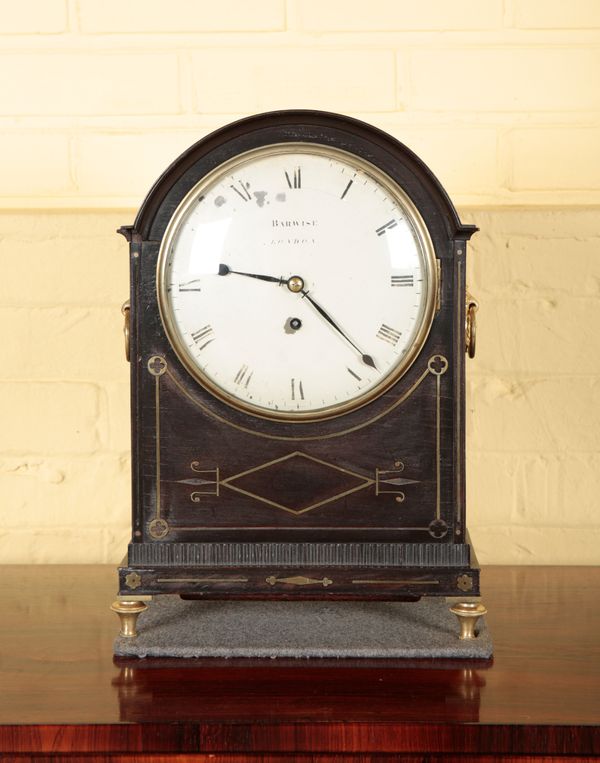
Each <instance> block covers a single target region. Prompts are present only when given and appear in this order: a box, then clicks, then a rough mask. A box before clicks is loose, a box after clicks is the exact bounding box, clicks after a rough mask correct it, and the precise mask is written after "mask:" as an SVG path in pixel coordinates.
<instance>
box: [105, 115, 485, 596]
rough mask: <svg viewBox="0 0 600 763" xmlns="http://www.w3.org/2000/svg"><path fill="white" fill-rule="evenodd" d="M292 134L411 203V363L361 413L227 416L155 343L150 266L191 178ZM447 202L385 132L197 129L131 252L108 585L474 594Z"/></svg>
mask: <svg viewBox="0 0 600 763" xmlns="http://www.w3.org/2000/svg"><path fill="white" fill-rule="evenodd" d="M286 142H290V143H291V142H296V143H297V142H306V143H308V144H317V145H320V146H332V147H335V148H339V149H342V150H343V151H346V152H348V153H349V154H355V155H356V156H358V157H360V158H362V159H364V160H366V161H368V162H369V163H371V164H373V165H374V166H375V167H377V168H378V170H380V171H382V172H383V173H385V174H386V175H388V176H389V177H390V178H391V179H392V180H393V181H394V182H395V183H397V184H398V185H399V186H400V187H401V188H402V189H403V190H404V191H405V193H406V194H407V195H408V196H409V197H410V199H411V201H412V203H413V204H414V206H415V207H416V208H417V210H418V212H419V213H420V215H421V217H422V219H423V221H424V223H425V225H426V227H427V230H428V232H429V235H430V237H431V241H432V243H433V248H434V252H435V257H436V263H437V268H438V275H439V290H438V294H437V309H436V314H435V317H434V319H433V323H432V326H431V329H430V332H429V335H428V337H427V340H426V342H425V344H424V346H423V348H422V350H421V352H420V353H419V355H418V357H417V358H416V360H415V361H414V363H413V364H412V366H411V367H410V369H409V370H408V371H407V372H406V373H405V374H404V375H403V376H402V377H401V378H400V379H399V380H398V381H397V382H396V383H395V384H394V386H393V387H392V388H390V389H388V390H387V391H386V392H384V393H383V394H382V395H380V396H379V397H378V398H377V399H375V400H373V401H372V402H371V403H369V404H368V405H366V406H363V407H361V408H359V409H357V410H355V411H351V412H349V413H346V414H344V415H341V416H338V417H336V418H332V419H328V420H324V421H316V422H308V423H306V422H298V423H295V422H281V421H270V420H267V419H263V418H259V417H257V416H253V415H250V414H248V413H245V412H243V411H240V410H236V409H235V408H232V407H231V406H229V405H227V404H226V403H224V402H222V401H221V400H219V399H217V398H216V397H215V396H213V395H211V394H210V393H209V392H208V391H207V390H205V389H204V388H203V387H202V386H201V385H199V384H198V382H197V381H196V380H194V379H193V378H192V377H191V376H190V374H189V373H188V371H187V370H186V369H185V368H184V366H183V365H182V363H181V362H180V360H179V358H178V356H177V354H176V353H175V351H174V349H173V347H172V346H171V344H170V343H169V341H168V338H167V335H166V332H165V329H164V326H163V324H162V321H161V317H160V312H159V305H158V297H157V285H156V283H157V277H156V270H157V260H158V256H159V250H160V246H161V242H162V240H163V237H164V235H165V231H166V229H167V226H168V224H169V221H170V219H171V217H172V216H173V214H174V213H175V211H176V209H177V207H178V205H179V204H180V202H181V200H182V199H183V198H184V197H185V196H186V194H187V193H188V192H189V191H190V189H192V188H193V187H194V186H195V184H196V183H198V181H199V180H200V179H201V178H203V177H204V176H205V175H206V174H207V173H208V172H210V171H212V170H214V169H215V168H216V167H218V166H219V165H220V164H222V163H223V162H225V161H228V160H230V159H231V158H232V157H235V156H237V155H239V154H242V153H244V152H246V151H249V150H251V149H255V148H257V147H260V146H265V145H271V144H281V143H286ZM476 230H477V229H476V227H475V226H472V225H463V224H462V223H461V222H460V220H459V217H458V215H457V212H456V210H455V208H454V207H453V205H452V203H451V201H450V199H449V197H448V196H447V194H446V193H445V191H444V190H443V188H442V187H441V185H440V183H439V182H438V181H437V179H436V178H435V177H434V175H433V174H432V172H431V171H430V170H429V169H428V168H427V167H426V165H425V164H424V163H423V162H422V161H421V160H420V159H419V158H418V157H417V156H416V155H415V154H414V153H413V152H411V151H410V150H409V149H408V148H406V147H405V146H404V145H402V144H401V143H399V142H398V141H397V140H395V139H394V138H393V137H391V136H389V135H387V134H386V133H384V132H382V131H381V130H378V129H376V128H374V127H372V126H370V125H367V124H365V123H363V122H360V121H358V120H355V119H352V118H349V117H346V116H341V115H336V114H330V113H326V112H318V111H295V110H294V111H278V112H270V113H267V114H260V115H257V116H254V117H249V118H246V119H242V120H240V121H238V122H235V123H233V124H231V125H228V126H226V127H224V128H222V129H220V130H217V131H216V132H214V133H212V134H211V135H209V136H208V137H206V138H204V139H202V140H201V141H199V142H198V143H196V144H195V145H194V146H192V147H191V148H190V149H189V150H188V151H186V152H185V153H184V154H183V155H182V156H180V157H179V158H178V159H177V160H176V161H175V162H174V163H173V164H172V165H171V166H170V167H169V168H168V169H167V170H166V172H165V173H164V174H163V175H162V176H161V177H160V178H159V179H158V181H157V182H156V184H155V185H154V186H153V188H152V189H151V191H150V192H149V194H148V196H147V198H146V199H145V201H144V203H143V205H142V207H141V209H140V211H139V213H138V215H137V218H136V221H135V223H134V225H133V226H124V227H122V228H121V229H120V232H121V233H122V234H123V235H124V236H125V237H126V238H127V240H128V241H129V250H130V252H129V253H130V282H131V291H130V306H131V307H130V315H129V324H130V338H129V343H130V359H131V414H132V416H131V420H132V537H131V542H130V544H129V548H128V554H127V557H126V559H125V560H124V562H123V564H122V566H121V567H120V568H119V595H120V596H121V597H124V598H132V599H133V598H143V597H144V596H151V595H155V594H167V593H174V594H180V595H184V596H192V597H198V598H207V599H209V598H211V599H219V598H261V599H271V598H273V599H276V598H285V599H302V598H327V599H335V598H338V599H385V600H391V599H417V598H419V597H420V596H424V595H426V596H453V595H454V596H458V595H461V594H465V593H468V594H469V595H478V594H479V570H478V566H477V562H476V559H475V556H474V552H473V549H472V546H471V543H470V541H469V538H468V534H467V530H466V515H465V431H464V420H465V302H466V288H465V267H466V247H467V241H468V239H469V238H470V237H471V235H472V234H473V233H474V232H475V231H476Z"/></svg>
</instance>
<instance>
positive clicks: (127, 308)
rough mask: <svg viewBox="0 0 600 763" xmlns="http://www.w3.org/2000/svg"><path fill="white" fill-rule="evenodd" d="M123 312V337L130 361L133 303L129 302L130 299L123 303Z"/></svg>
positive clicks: (126, 353) (126, 356)
mask: <svg viewBox="0 0 600 763" xmlns="http://www.w3.org/2000/svg"><path fill="white" fill-rule="evenodd" d="M121 313H122V314H123V337H124V339H125V359H126V360H127V362H128V363H129V361H130V341H129V337H130V331H129V326H130V322H131V318H130V316H131V305H130V304H129V300H128V299H127V300H126V301H125V302H123V304H122V305H121Z"/></svg>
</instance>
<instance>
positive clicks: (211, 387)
mask: <svg viewBox="0 0 600 763" xmlns="http://www.w3.org/2000/svg"><path fill="white" fill-rule="evenodd" d="M292 153H304V154H312V155H319V156H325V157H328V158H334V159H335V158H339V160H340V161H344V162H346V163H351V164H352V166H353V167H356V168H358V169H359V170H360V171H362V172H364V173H365V174H366V175H368V176H369V177H371V178H372V179H373V180H374V181H375V182H376V183H378V184H379V185H381V186H382V187H383V188H384V189H385V190H386V191H387V192H388V193H389V194H390V196H392V197H393V198H394V199H395V201H396V202H397V203H398V205H399V206H400V207H401V209H402V211H403V214H404V215H405V218H406V220H407V221H408V222H409V224H410V225H411V226H412V227H413V230H414V231H415V233H416V240H417V242H418V243H419V245H420V255H421V258H422V262H423V270H424V273H423V275H424V279H423V280H424V286H425V287H426V295H425V302H424V306H423V311H422V317H421V322H420V325H419V328H418V330H417V331H416V333H415V336H414V339H413V343H412V346H411V347H410V349H409V350H408V351H407V352H406V353H405V354H404V356H403V357H402V358H401V359H400V360H399V361H398V363H397V364H396V366H395V368H394V369H392V370H391V371H390V372H389V373H388V374H387V375H386V376H385V377H384V378H383V379H381V381H380V383H379V384H377V385H376V386H375V387H373V388H371V389H370V390H368V391H367V392H365V393H364V394H363V395H359V396H357V397H355V398H352V399H350V400H346V401H345V402H343V403H339V404H336V405H330V406H326V407H324V408H319V409H313V410H304V411H275V410H269V409H268V408H265V407H263V406H257V405H251V404H249V403H247V402H246V401H244V400H242V399H240V398H237V397H235V396H234V395H231V394H230V393H228V392H227V391H226V390H224V389H222V388H221V387H219V386H218V385H217V384H216V383H215V382H214V381H213V380H212V379H210V378H209V377H208V375H207V374H205V373H204V372H203V371H202V369H201V368H200V367H199V366H198V365H197V363H196V361H195V359H194V358H193V356H192V355H191V354H190V352H189V351H188V348H187V346H186V344H185V342H184V341H183V338H182V336H181V335H180V333H179V331H178V329H177V326H176V325H175V322H174V320H173V315H172V312H171V309H170V305H169V299H168V295H167V286H166V271H167V265H168V261H169V254H170V252H171V248H172V244H173V241H174V239H175V236H176V235H177V233H178V230H179V226H180V224H181V222H182V221H183V220H184V219H185V217H186V215H187V213H188V211H189V209H190V207H192V206H193V205H195V204H197V199H198V197H199V196H201V195H202V194H203V193H205V192H206V190H207V189H208V188H209V187H210V186H211V185H212V184H213V183H214V182H215V181H216V180H217V179H218V178H220V177H222V176H223V175H227V174H230V173H232V172H234V171H235V170H236V169H239V167H240V166H241V165H243V164H246V163H247V162H250V161H253V160H254V159H256V158H259V157H260V158H263V157H266V156H275V155H281V154H292ZM156 290H157V294H158V305H159V311H160V316H161V319H162V323H163V326H164V328H165V332H166V334H167V337H168V339H169V341H170V343H171V346H172V347H173V349H174V350H175V353H176V354H177V357H178V358H179V360H180V361H181V363H182V364H183V366H184V367H185V368H186V370H187V371H188V372H189V373H190V374H191V376H192V377H193V378H194V379H195V380H196V381H197V382H198V383H199V384H200V385H201V386H202V387H203V388H204V389H206V390H207V391H208V392H210V393H211V394H212V395H214V396H215V397H216V398H218V399H219V400H221V401H222V402H224V403H226V404H227V405H229V406H231V407H232V408H235V409H236V410H238V411H241V412H242V413H245V414H250V415H252V416H256V417H258V418H261V419H266V420H269V421H282V422H290V423H310V422H317V421H323V420H325V419H331V418H335V417H337V416H341V415H343V414H345V413H349V412H351V411H355V410H357V409H359V408H362V407H363V406H365V405H367V404H368V403H370V402H372V401H373V400H375V399H377V398H378V397H380V396H381V395H382V394H383V393H384V392H386V391H387V390H388V389H390V387H392V386H393V385H394V384H395V383H396V382H397V381H398V380H399V379H400V377H401V376H403V375H404V374H405V373H406V372H407V371H408V369H409V368H410V367H411V366H412V364H413V363H414V361H415V360H416V358H417V356H418V355H419V353H420V352H421V349H422V348H423V345H424V344H425V341H426V339H427V337H428V336H429V332H430V329H431V324H432V323H433V319H434V317H435V311H436V295H437V291H438V270H437V264H436V257H435V251H434V247H433V242H432V240H431V236H430V234H429V231H428V229H427V226H426V225H425V222H424V221H423V218H422V217H421V214H420V213H419V211H418V209H417V208H416V206H415V204H414V203H413V202H412V200H411V199H410V197H409V196H408V195H407V193H406V192H405V191H404V190H403V189H402V188H401V187H400V186H399V185H398V184H397V183H396V182H395V181H394V180H392V179H391V178H390V177H389V176H388V175H386V174H385V173H384V172H383V171H382V170H380V169H378V168H377V167H376V166H375V165H373V164H371V163H370V162H368V161H366V160H365V159H362V158H361V157H360V156H358V155H357V154H353V153H351V152H349V151H344V150H342V149H339V148H336V147H333V146H325V145H322V144H320V143H308V142H305V143H296V142H294V143H273V144H269V145H267V146H261V147H259V148H254V149H251V150H249V151H245V152H243V153H241V154H239V155H238V156H236V157H234V158H232V159H229V160H228V161H226V162H223V163H222V164H220V165H219V166H218V167H216V168H215V169H213V170H212V171H211V172H209V173H207V174H206V175H205V176H204V177H203V178H202V179H201V180H200V181H199V182H198V183H196V184H195V185H194V187H193V188H191V189H190V191H189V192H188V193H187V194H186V195H185V197H184V198H183V199H182V201H181V202H180V203H179V206H178V207H177V209H176V210H175V212H174V213H173V216H172V217H171V219H170V221H169V223H168V225H167V228H166V230H165V235H164V237H163V239H162V242H161V245H160V250H159V254H158V263H157V269H156Z"/></svg>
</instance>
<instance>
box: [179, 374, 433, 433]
mask: <svg viewBox="0 0 600 763" xmlns="http://www.w3.org/2000/svg"><path fill="white" fill-rule="evenodd" d="M429 373H430V371H429V368H427V369H425V371H423V373H422V374H421V376H419V378H418V379H417V380H416V381H415V383H414V384H413V385H412V387H410V388H409V389H408V390H406V392H405V393H404V394H403V395H401V396H400V397H399V398H398V400H396V402H395V403H392V405H390V406H389V408H386V409H385V411H382V412H381V413H379V414H377V416H373V418H371V419H368V421H363V423H362V424H356V426H353V427H348V429H342V430H340V431H339V432H331V433H330V434H324V435H312V436H310V435H309V436H306V435H304V436H300V437H298V436H296V435H294V436H288V435H274V434H266V433H265V432H258V431H257V430H255V429H250V428H249V427H243V426H240V425H239V424H234V423H233V422H232V421H229V420H228V419H226V418H225V417H224V416H219V414H217V413H215V412H214V411H211V410H210V408H208V407H207V406H205V405H203V404H202V403H201V402H200V401H199V400H198V399H197V398H196V397H194V395H192V394H191V393H190V392H189V391H188V390H187V389H186V388H185V387H184V386H183V385H182V384H180V383H179V381H178V380H177V378H176V377H175V376H174V375H173V374H172V373H171V371H170V370H168V371H167V376H168V377H169V378H170V379H171V381H172V382H173V383H174V384H175V386H176V387H177V388H178V390H179V391H180V392H181V394H182V395H184V396H185V397H187V398H188V399H189V400H190V401H191V402H192V403H193V405H195V406H197V407H198V408H200V410H201V411H202V412H203V413H205V414H207V415H208V416H210V417H212V418H213V419H216V420H217V421H220V422H221V424H226V425H227V426H230V427H232V428H233V429H237V430H238V431H240V432H245V433H246V434H251V435H254V436H256V437H264V438H265V439H267V440H282V441H291V442H303V441H312V440H330V439H332V438H333V437H341V436H342V435H347V434H350V433H351V432H357V431H358V430H359V429H364V428H365V427H368V426H370V425H371V424H374V423H375V422H376V421H379V419H382V418H383V417H384V416H387V415H388V413H391V412H392V411H393V410H394V409H395V408H397V407H398V406H399V405H401V404H402V403H403V402H404V401H405V400H407V399H408V398H409V397H410V396H411V395H412V394H413V392H414V391H415V390H416V389H417V387H419V386H420V384H421V383H422V382H423V380H424V379H426V378H427V376H429Z"/></svg>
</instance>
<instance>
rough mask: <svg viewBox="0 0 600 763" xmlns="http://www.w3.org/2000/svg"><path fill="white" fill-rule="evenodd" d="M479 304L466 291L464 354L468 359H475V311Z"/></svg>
mask: <svg viewBox="0 0 600 763" xmlns="http://www.w3.org/2000/svg"><path fill="white" fill-rule="evenodd" d="M478 310H479V302H478V301H477V300H476V299H475V298H474V297H473V296H472V295H471V294H469V292H468V291H467V304H466V313H465V352H466V353H467V355H468V356H469V357H470V358H474V357H475V348H476V345H477V318H476V315H477V311H478Z"/></svg>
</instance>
